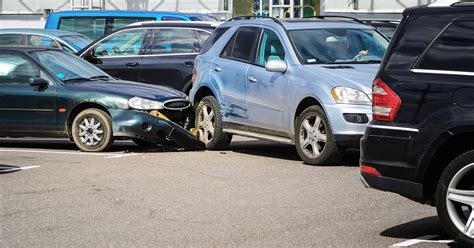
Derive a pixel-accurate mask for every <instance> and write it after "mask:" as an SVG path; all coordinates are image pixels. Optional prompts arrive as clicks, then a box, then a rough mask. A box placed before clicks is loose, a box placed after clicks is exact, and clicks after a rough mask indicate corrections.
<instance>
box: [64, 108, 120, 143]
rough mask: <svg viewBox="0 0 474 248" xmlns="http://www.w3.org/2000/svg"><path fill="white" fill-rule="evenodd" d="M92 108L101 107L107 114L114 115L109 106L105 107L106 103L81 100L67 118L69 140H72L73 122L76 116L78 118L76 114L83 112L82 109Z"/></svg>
mask: <svg viewBox="0 0 474 248" xmlns="http://www.w3.org/2000/svg"><path fill="white" fill-rule="evenodd" d="M90 108H96V109H100V110H102V111H104V112H105V113H106V114H108V115H109V116H111V117H112V115H111V114H110V112H109V110H108V109H107V107H105V106H104V105H102V104H100V103H97V102H81V103H79V104H77V105H76V106H74V108H73V109H72V110H71V112H69V115H68V117H67V120H66V130H67V135H68V137H69V140H72V123H73V121H74V118H76V116H77V115H78V114H79V113H81V112H82V111H84V110H86V109H90ZM112 125H113V123H112Z"/></svg>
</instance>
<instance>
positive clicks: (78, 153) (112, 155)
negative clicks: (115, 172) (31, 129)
mask: <svg viewBox="0 0 474 248" xmlns="http://www.w3.org/2000/svg"><path fill="white" fill-rule="evenodd" d="M0 152H22V153H49V154H66V155H87V156H102V157H105V158H121V157H128V156H133V155H136V154H134V153H128V154H113V153H112V154H111V153H88V152H62V151H48V150H27V149H0Z"/></svg>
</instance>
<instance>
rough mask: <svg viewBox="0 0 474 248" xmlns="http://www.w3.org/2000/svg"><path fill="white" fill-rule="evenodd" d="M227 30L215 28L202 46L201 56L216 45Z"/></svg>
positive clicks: (227, 28) (226, 28)
mask: <svg viewBox="0 0 474 248" xmlns="http://www.w3.org/2000/svg"><path fill="white" fill-rule="evenodd" d="M227 30H229V27H225V28H217V29H216V30H214V32H213V33H212V34H211V36H209V38H208V39H207V40H206V42H205V43H204V45H203V46H202V49H201V54H204V53H207V51H209V49H211V47H212V46H213V45H214V43H216V42H217V41H218V40H219V38H221V36H222V35H223V34H225V32H226V31H227Z"/></svg>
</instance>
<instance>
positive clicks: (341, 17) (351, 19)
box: [303, 15, 366, 25]
mask: <svg viewBox="0 0 474 248" xmlns="http://www.w3.org/2000/svg"><path fill="white" fill-rule="evenodd" d="M303 18H317V19H326V18H339V19H345V20H350V21H354V22H358V23H360V24H364V25H366V24H365V23H364V22H363V21H361V20H359V19H357V18H355V17H352V16H342V15H318V16H307V17H303Z"/></svg>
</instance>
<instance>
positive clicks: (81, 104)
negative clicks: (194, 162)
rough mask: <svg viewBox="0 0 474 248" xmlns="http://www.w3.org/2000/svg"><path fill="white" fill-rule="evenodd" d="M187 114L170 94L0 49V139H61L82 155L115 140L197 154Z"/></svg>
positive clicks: (177, 95) (69, 59)
mask: <svg viewBox="0 0 474 248" xmlns="http://www.w3.org/2000/svg"><path fill="white" fill-rule="evenodd" d="M191 112H192V108H191V106H190V103H189V101H188V99H187V97H186V95H185V94H183V93H181V92H179V91H177V90H173V89H170V88H166V87H160V86H153V85H147V84H141V83H136V82H130V81H122V80H117V79H114V78H112V77H110V76H109V75H107V74H106V73H104V72H103V71H101V70H100V69H98V68H97V67H95V66H93V65H91V64H89V63H88V62H86V61H84V60H82V59H80V58H78V57H76V56H74V55H71V54H68V53H65V52H62V51H59V50H52V49H41V48H26V47H0V137H67V138H69V139H70V140H71V141H72V142H74V143H75V144H76V145H77V147H79V148H80V149H81V150H83V151H88V152H99V151H105V150H107V149H108V148H109V147H110V146H111V145H112V144H113V142H114V140H115V139H132V140H133V141H135V143H137V144H139V145H153V144H157V143H161V144H165V145H173V146H177V147H182V148H187V149H201V148H203V144H202V143H201V142H200V141H199V140H197V139H196V138H195V137H194V136H193V135H192V133H190V132H189V131H187V130H186V129H187V128H189V127H187V125H188V124H189V123H192V122H193V121H192V119H191V114H190V113H191Z"/></svg>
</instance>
